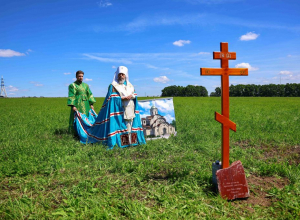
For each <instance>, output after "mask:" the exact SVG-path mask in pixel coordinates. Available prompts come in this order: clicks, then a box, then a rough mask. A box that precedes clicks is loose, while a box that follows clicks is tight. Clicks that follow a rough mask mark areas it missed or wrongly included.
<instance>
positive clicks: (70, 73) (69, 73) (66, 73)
mask: <svg viewBox="0 0 300 220" xmlns="http://www.w3.org/2000/svg"><path fill="white" fill-rule="evenodd" d="M70 74H72V73H70V72H68V73H64V75H70Z"/></svg>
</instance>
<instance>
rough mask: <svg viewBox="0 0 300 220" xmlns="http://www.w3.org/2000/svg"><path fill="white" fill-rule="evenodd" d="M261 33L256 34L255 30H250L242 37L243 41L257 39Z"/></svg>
mask: <svg viewBox="0 0 300 220" xmlns="http://www.w3.org/2000/svg"><path fill="white" fill-rule="evenodd" d="M258 36H259V34H255V33H254V32H248V33H247V34H244V35H242V36H241V37H240V40H241V41H248V40H256V38H258Z"/></svg>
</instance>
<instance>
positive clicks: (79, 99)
mask: <svg viewBox="0 0 300 220" xmlns="http://www.w3.org/2000/svg"><path fill="white" fill-rule="evenodd" d="M83 75H84V72H83V71H81V70H78V71H77V72H76V79H77V80H76V81H75V82H73V83H71V84H70V85H69V98H68V106H71V113H70V120H69V132H74V127H73V123H74V111H76V110H77V111H79V112H81V113H83V114H85V115H86V116H88V115H89V111H90V109H91V108H92V109H93V110H94V107H93V104H94V103H95V102H96V100H95V98H94V96H93V94H92V92H91V90H90V88H89V85H88V84H86V83H84V82H83Z"/></svg>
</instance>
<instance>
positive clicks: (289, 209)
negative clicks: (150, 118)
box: [0, 98, 300, 219]
mask: <svg viewBox="0 0 300 220" xmlns="http://www.w3.org/2000/svg"><path fill="white" fill-rule="evenodd" d="M66 100H67V99H66V98H36V99H35V98H24V99H0V124H1V126H0V219H57V218H66V219H68V218H69V219H92V218H95V219H203V218H206V219H217V218H218V219H270V218H279V219H297V218H300V202H299V201H300V184H299V182H300V165H299V164H300V156H299V154H300V108H299V106H300V98H230V119H231V120H232V121H233V122H235V123H236V124H237V132H236V133H234V132H231V133H230V136H231V137H230V146H231V149H230V162H231V163H232V162H233V161H236V160H241V161H242V163H243V165H244V168H245V172H246V176H247V180H248V183H249V186H250V196H251V197H250V198H249V199H247V200H236V201H231V202H228V201H225V200H223V199H221V198H220V196H219V195H218V194H215V193H214V191H213V189H212V182H211V164H212V162H213V161H214V160H216V159H220V157H221V156H220V149H221V126H220V124H219V123H218V122H216V121H215V120H214V112H215V111H218V112H221V110H220V109H221V100H220V98H174V105H175V115H176V120H177V122H176V124H177V132H178V135H177V136H176V137H172V138H170V139H168V140H165V139H163V140H155V141H149V142H147V144H146V145H143V146H138V147H131V148H125V149H120V148H114V149H113V150H106V148H105V147H104V146H102V145H99V144H94V145H83V144H80V143H79V142H78V140H76V139H74V138H73V137H72V136H71V135H70V134H68V133H67V127H68V117H69V108H68V107H67V106H66ZM96 100H97V103H96V105H95V109H96V111H99V109H100V106H101V104H102V102H103V98H96Z"/></svg>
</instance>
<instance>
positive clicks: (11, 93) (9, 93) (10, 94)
mask: <svg viewBox="0 0 300 220" xmlns="http://www.w3.org/2000/svg"><path fill="white" fill-rule="evenodd" d="M15 94H16V93H8V95H15Z"/></svg>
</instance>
